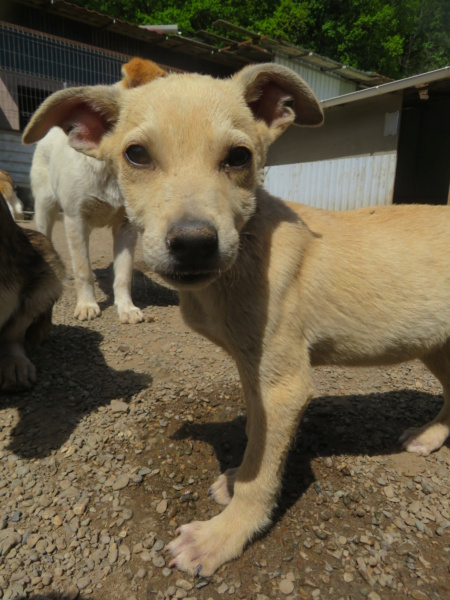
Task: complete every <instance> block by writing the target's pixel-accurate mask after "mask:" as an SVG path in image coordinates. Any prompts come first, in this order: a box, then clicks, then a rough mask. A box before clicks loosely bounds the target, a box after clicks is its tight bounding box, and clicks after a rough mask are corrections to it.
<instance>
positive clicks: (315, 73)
mask: <svg viewBox="0 0 450 600" xmlns="http://www.w3.org/2000/svg"><path fill="white" fill-rule="evenodd" d="M274 62H276V63H278V64H280V65H284V66H285V67H289V69H292V70H293V71H295V72H296V73H297V74H298V75H300V77H302V78H303V79H304V80H305V81H306V83H308V84H309V85H310V86H311V88H312V90H313V91H314V93H315V94H316V96H317V97H318V99H319V100H327V99H328V98H335V97H336V96H341V95H342V94H349V93H350V92H356V90H357V89H358V88H357V85H356V83H353V82H351V81H345V80H344V79H342V77H338V76H337V75H333V74H332V73H323V72H322V71H319V70H318V69H312V68H310V67H307V66H306V65H303V64H301V63H299V62H298V61H295V60H292V59H290V58H288V57H287V56H283V55H281V54H277V53H276V54H275V61H274Z"/></svg>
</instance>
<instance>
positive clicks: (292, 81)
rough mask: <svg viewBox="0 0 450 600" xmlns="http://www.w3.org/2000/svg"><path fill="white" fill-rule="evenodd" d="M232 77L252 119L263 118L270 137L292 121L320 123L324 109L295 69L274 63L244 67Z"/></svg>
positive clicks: (303, 123)
mask: <svg viewBox="0 0 450 600" xmlns="http://www.w3.org/2000/svg"><path fill="white" fill-rule="evenodd" d="M234 80H235V81H236V82H237V83H238V84H239V85H241V86H242V88H243V93H244V98H245V101H246V102H247V104H248V106H249V107H250V109H251V110H252V112H253V114H254V116H255V119H257V120H261V121H264V122H265V123H266V125H267V127H268V128H269V130H270V132H271V135H272V137H273V139H275V138H276V137H278V136H279V135H281V133H283V131H284V130H285V129H286V128H287V127H288V126H289V125H291V124H292V123H296V124H297V125H305V126H316V125H321V124H322V122H323V112H322V109H321V107H320V104H319V102H318V100H317V98H316V96H315V95H314V92H313V91H312V90H311V88H310V87H309V86H308V84H307V83H305V81H303V79H302V78H301V77H299V76H298V75H297V74H296V73H294V71H291V69H288V68H287V67H283V66H282V65H278V64H275V63H263V64H259V65H250V66H248V67H244V69H242V70H241V71H239V72H238V73H237V74H236V75H234Z"/></svg>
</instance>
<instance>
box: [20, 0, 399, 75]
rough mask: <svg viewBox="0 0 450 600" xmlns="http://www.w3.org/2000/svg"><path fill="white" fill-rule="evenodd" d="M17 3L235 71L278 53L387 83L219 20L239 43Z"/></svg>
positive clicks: (67, 8)
mask: <svg viewBox="0 0 450 600" xmlns="http://www.w3.org/2000/svg"><path fill="white" fill-rule="evenodd" d="M16 2H20V3H22V4H27V5H29V6H33V7H35V8H40V9H42V10H45V11H46V12H49V13H53V14H57V15H59V16H61V17H65V18H67V19H71V20H74V21H79V22H83V23H87V24H89V25H91V26H92V27H98V28H101V29H106V30H108V31H111V32H114V33H118V34H121V35H124V36H127V37H131V38H134V39H138V40H140V41H143V42H146V43H148V44H150V45H154V46H158V47H161V48H164V49H168V50H171V51H173V52H177V53H183V54H185V55H186V54H187V55H192V56H196V57H197V58H201V59H204V60H208V61H210V62H213V63H216V64H220V65H224V66H226V67H229V68H231V69H235V70H237V69H240V68H241V67H243V66H244V65H246V64H249V63H254V62H272V61H273V60H274V56H275V54H276V53H279V54H282V55H283V56H286V57H288V58H290V59H291V60H295V61H298V62H300V63H303V64H305V65H307V66H310V67H313V68H315V69H319V70H321V71H323V72H332V73H334V74H335V75H338V76H340V77H342V78H344V79H346V80H350V81H353V82H355V83H357V84H358V85H361V86H364V87H371V86H375V85H379V84H380V83H385V82H386V81H390V79H388V78H386V77H383V76H382V75H379V74H378V73H367V72H364V71H359V70H357V69H353V68H351V67H347V66H346V65H343V64H341V63H339V62H337V61H334V60H332V59H329V58H326V57H324V56H320V55H319V54H316V53H315V52H311V51H309V50H306V49H304V48H300V47H298V46H295V45H294V44H290V43H288V42H284V41H279V40H274V39H271V38H269V37H268V36H265V35H261V34H258V33H255V32H253V31H250V30H248V29H245V28H243V27H239V26H237V25H234V24H233V23H229V22H227V21H223V20H221V19H219V20H217V21H215V22H214V24H213V25H214V26H215V27H217V28H220V30H224V29H226V30H228V31H230V32H231V33H232V34H233V35H234V36H235V37H236V36H238V37H239V38H240V40H236V39H230V38H228V37H225V36H222V35H218V34H215V33H210V32H207V31H203V30H201V31H198V32H196V37H195V38H192V37H185V36H182V35H178V34H173V33H168V32H166V31H163V30H151V29H149V28H147V27H145V26H139V25H134V24H132V23H128V22H126V21H123V20H121V19H116V18H114V17H110V16H108V15H106V14H103V13H98V12H96V11H94V10H91V9H88V8H85V7H81V6H78V5H76V4H72V3H70V2H67V1H66V0H16ZM242 38H244V39H242Z"/></svg>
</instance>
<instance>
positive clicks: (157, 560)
mask: <svg viewBox="0 0 450 600" xmlns="http://www.w3.org/2000/svg"><path fill="white" fill-rule="evenodd" d="M152 564H153V566H154V567H158V568H160V569H161V568H162V567H165V566H166V561H165V560H164V557H163V556H161V554H157V555H156V556H154V557H153V559H152Z"/></svg>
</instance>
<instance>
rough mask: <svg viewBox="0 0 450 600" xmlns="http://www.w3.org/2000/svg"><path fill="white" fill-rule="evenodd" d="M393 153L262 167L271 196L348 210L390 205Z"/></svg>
mask: <svg viewBox="0 0 450 600" xmlns="http://www.w3.org/2000/svg"><path fill="white" fill-rule="evenodd" d="M396 162H397V153H396V152H392V153H386V154H377V155H375V156H357V157H351V158H339V159H335V160H324V161H317V162H307V163H300V164H293V165H278V166H273V167H266V170H265V173H266V175H265V181H264V187H265V188H266V189H267V190H268V191H269V192H270V193H271V194H273V195H274V196H278V197H280V198H283V199H284V200H290V201H292V202H301V203H303V204H308V205H310V206H316V207H317V208H324V209H329V210H348V209H351V208H360V207H363V206H376V205H379V204H391V203H392V198H393V192H394V182H395V168H396Z"/></svg>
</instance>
